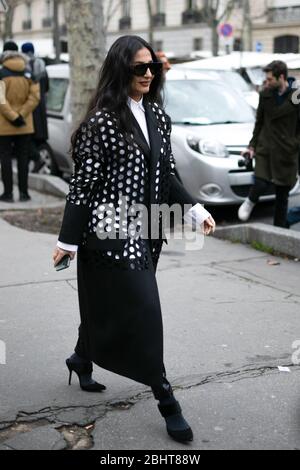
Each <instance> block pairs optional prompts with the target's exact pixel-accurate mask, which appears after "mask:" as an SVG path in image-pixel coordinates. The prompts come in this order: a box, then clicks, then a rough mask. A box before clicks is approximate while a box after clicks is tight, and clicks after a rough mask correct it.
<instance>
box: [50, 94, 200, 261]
mask: <svg viewBox="0 0 300 470" xmlns="http://www.w3.org/2000/svg"><path fill="white" fill-rule="evenodd" d="M144 106H145V114H146V121H147V127H148V132H149V139H150V147H151V149H150V148H149V146H148V144H147V142H146V140H145V138H144V135H143V133H142V131H141V129H140V126H139V125H138V123H137V121H136V120H135V118H134V116H133V114H131V119H132V123H133V130H134V131H133V133H132V134H131V136H130V138H129V140H128V136H127V137H126V136H125V135H124V133H123V132H121V131H120V129H119V127H118V119H117V116H116V115H115V114H114V113H112V112H106V111H99V112H97V113H96V114H95V115H94V116H93V117H91V118H90V119H89V121H88V122H87V123H85V124H83V125H82V126H81V128H80V130H79V132H78V133H77V137H76V141H75V145H74V148H73V158H74V173H73V175H72V178H71V181H70V190H69V193H68V195H67V198H66V199H67V202H66V207H65V212H64V217H63V222H62V227H61V231H60V235H59V241H60V242H62V243H68V244H73V245H79V246H80V247H85V248H87V249H93V250H97V253H98V255H99V252H100V256H101V259H102V260H103V262H104V263H106V264H107V263H108V264H110V265H111V266H114V267H116V266H120V267H122V268H124V269H145V268H147V266H148V261H149V260H148V259H147V247H146V241H145V237H142V236H141V232H142V229H143V228H144V227H141V226H138V225H137V224H135V223H134V222H135V221H136V217H137V215H136V213H135V215H133V216H130V210H129V214H128V218H127V222H128V223H127V224H126V223H124V220H122V217H121V213H122V210H123V209H124V208H125V210H127V211H128V209H130V207H136V205H137V204H142V205H144V206H145V207H147V208H148V209H149V208H150V207H153V205H161V204H169V205H173V204H174V203H178V204H180V205H181V207H182V208H183V207H184V206H185V207H186V205H189V206H190V207H191V206H192V205H194V204H196V203H197V201H196V200H195V199H194V198H193V197H192V196H191V195H190V194H189V193H188V192H187V191H186V190H185V188H184V187H183V186H182V184H181V183H180V182H179V180H178V178H177V177H176V174H175V160H174V157H173V154H172V149H171V142H170V134H171V121H170V118H169V116H168V115H167V114H166V113H165V112H164V110H163V109H162V108H161V107H160V106H159V105H158V104H157V103H150V102H149V103H148V102H146V100H144ZM121 201H122V203H121ZM121 204H122V209H121V208H120V207H121ZM154 212H155V211H154ZM149 213H150V210H149ZM143 220H144V221H145V220H146V219H145V218H144V219H141V220H139V221H138V224H139V223H140V225H142V224H143ZM147 220H148V230H147V234H148V235H149V237H148V238H149V243H150V249H151V257H152V260H153V263H154V264H155V265H156V263H157V260H158V258H159V254H160V251H161V247H162V243H163V240H164V232H163V218H162V217H161V214H160V215H158V216H157V217H156V218H155V216H154V218H153V217H151V219H149V218H148V219H147ZM153 223H155V224H157V226H158V230H157V231H156V233H159V236H158V237H157V238H155V239H154V238H153V239H152V238H151V224H153ZM131 224H133V226H131ZM134 227H135V229H136V227H138V228H139V231H137V230H135V236H133V235H134ZM152 228H153V227H152ZM131 229H132V230H133V232H132V230H131ZM100 232H101V235H100V238H99V233H100ZM112 232H114V234H115V235H114V238H113V239H112V238H111V234H112ZM144 233H145V232H144ZM103 234H105V235H103ZM106 235H107V236H108V237H107V238H106V239H104V237H105V236H106Z"/></svg>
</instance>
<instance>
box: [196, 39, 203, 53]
mask: <svg viewBox="0 0 300 470" xmlns="http://www.w3.org/2000/svg"><path fill="white" fill-rule="evenodd" d="M202 49H203V38H194V51H202Z"/></svg>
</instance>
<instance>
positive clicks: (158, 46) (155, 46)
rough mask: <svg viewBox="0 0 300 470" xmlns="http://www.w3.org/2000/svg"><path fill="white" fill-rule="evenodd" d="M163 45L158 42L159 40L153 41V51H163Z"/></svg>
mask: <svg viewBox="0 0 300 470" xmlns="http://www.w3.org/2000/svg"><path fill="white" fill-rule="evenodd" d="M163 45H164V43H163V41H160V40H158V41H154V42H153V49H154V50H155V51H163Z"/></svg>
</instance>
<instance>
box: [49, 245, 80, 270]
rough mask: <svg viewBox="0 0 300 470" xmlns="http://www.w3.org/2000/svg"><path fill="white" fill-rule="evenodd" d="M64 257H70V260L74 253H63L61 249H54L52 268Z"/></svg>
mask: <svg viewBox="0 0 300 470" xmlns="http://www.w3.org/2000/svg"><path fill="white" fill-rule="evenodd" d="M65 255H70V258H71V260H73V259H74V258H75V255H76V252H75V251H65V250H62V249H61V248H58V247H56V248H55V250H54V253H53V257H52V258H53V261H54V267H55V266H56V265H57V263H59V262H60V260H61V259H62V258H63V257H64V256H65Z"/></svg>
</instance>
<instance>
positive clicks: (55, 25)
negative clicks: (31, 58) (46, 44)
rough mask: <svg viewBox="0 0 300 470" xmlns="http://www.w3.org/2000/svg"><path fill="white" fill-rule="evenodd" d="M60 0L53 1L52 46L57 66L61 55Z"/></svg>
mask: <svg viewBox="0 0 300 470" xmlns="http://www.w3.org/2000/svg"><path fill="white" fill-rule="evenodd" d="M59 4H60V0H54V1H53V45H54V50H55V63H56V64H59V62H60V54H61V42H60V28H59V15H58V9H59Z"/></svg>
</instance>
